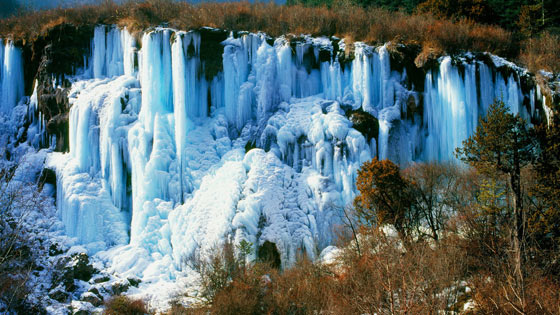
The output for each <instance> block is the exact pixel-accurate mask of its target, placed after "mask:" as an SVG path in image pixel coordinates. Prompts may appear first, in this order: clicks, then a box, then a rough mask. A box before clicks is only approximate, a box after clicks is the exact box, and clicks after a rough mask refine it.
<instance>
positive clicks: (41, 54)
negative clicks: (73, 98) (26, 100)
mask: <svg viewBox="0 0 560 315" xmlns="http://www.w3.org/2000/svg"><path fill="white" fill-rule="evenodd" d="M92 36H93V27H92V26H80V27H75V26H73V25H70V24H61V25H57V26H55V27H54V28H52V29H50V30H49V31H48V32H47V33H46V34H45V35H44V36H41V37H39V38H37V39H35V40H34V41H32V42H30V43H28V44H26V45H25V46H24V47H23V52H24V59H25V60H26V61H25V63H24V73H25V78H26V81H25V90H26V91H27V92H28V93H29V94H28V95H30V94H31V92H33V89H36V93H37V94H36V95H37V102H38V104H37V105H38V111H39V112H40V113H41V114H42V115H43V119H44V121H45V123H46V129H47V133H48V134H49V135H54V136H56V139H57V143H56V150H57V151H61V152H64V151H67V150H68V110H69V108H70V106H69V104H68V90H69V88H70V82H68V80H66V79H65V78H66V76H69V75H72V74H74V73H75V72H76V70H77V69H78V68H81V67H84V66H86V65H85V64H84V62H85V59H84V56H85V55H87V54H89V50H90V41H91V37H92ZM48 145H49V144H48V143H43V144H42V146H48Z"/></svg>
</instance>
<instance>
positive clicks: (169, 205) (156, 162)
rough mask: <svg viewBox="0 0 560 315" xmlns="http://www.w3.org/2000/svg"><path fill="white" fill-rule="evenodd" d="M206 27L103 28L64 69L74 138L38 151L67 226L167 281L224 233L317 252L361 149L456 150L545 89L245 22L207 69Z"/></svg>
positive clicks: (9, 47) (19, 90)
mask: <svg viewBox="0 0 560 315" xmlns="http://www.w3.org/2000/svg"><path fill="white" fill-rule="evenodd" d="M207 31H211V30H207ZM203 40H204V38H203V36H201V33H200V32H198V31H191V32H179V31H175V30H172V29H166V28H158V29H155V30H152V31H150V32H146V33H145V34H143V36H141V43H136V41H135V39H134V37H133V36H131V35H130V34H129V33H128V32H127V31H126V29H123V30H121V29H118V28H116V27H107V26H98V27H97V28H96V29H95V32H94V37H93V39H92V41H91V55H90V56H87V57H86V59H87V62H86V66H85V67H84V69H82V71H81V72H80V73H78V74H77V75H76V76H74V77H73V78H72V79H71V81H72V88H71V92H70V94H69V99H70V104H71V108H70V109H69V126H70V130H69V135H70V150H69V152H67V153H51V154H50V155H49V157H48V161H47V167H50V168H53V169H54V170H56V174H57V191H56V201H57V202H56V205H57V209H58V214H59V216H60V218H61V220H62V221H63V222H64V226H65V231H66V233H67V234H68V235H69V236H71V237H75V238H76V239H77V241H78V242H79V243H81V244H83V245H84V246H85V247H86V248H87V250H88V251H89V254H96V253H97V256H98V257H100V258H101V259H103V260H104V261H105V262H106V263H107V266H108V268H110V269H111V270H114V271H116V272H120V273H123V274H131V275H134V276H136V277H140V278H142V279H143V280H144V281H143V283H144V284H143V285H147V284H150V283H152V284H155V283H159V282H161V281H170V280H174V279H177V278H178V277H180V276H181V275H182V274H183V273H184V272H186V270H185V266H184V259H185V258H186V257H188V256H189V255H191V254H192V253H193V252H195V251H201V252H203V253H204V252H206V251H209V250H211V249H212V248H213V247H214V246H216V245H219V244H220V243H221V242H223V240H224V239H225V238H230V239H232V240H233V241H234V242H240V241H242V240H247V241H249V242H251V243H252V244H253V246H254V249H255V251H254V252H255V253H256V249H257V248H258V247H259V246H260V245H262V244H263V243H264V242H265V241H269V242H271V243H273V244H275V245H276V247H277V250H278V253H279V254H280V257H281V261H282V264H283V265H284V266H288V265H290V264H291V263H293V262H294V261H295V258H296V256H297V255H298V254H299V253H305V254H306V255H308V256H309V257H311V258H317V257H319V256H320V254H321V251H322V250H323V249H325V248H327V247H328V246H329V245H332V244H333V241H334V237H335V233H334V228H335V227H336V225H337V224H340V223H341V209H342V208H343V207H344V206H346V205H348V204H350V203H351V201H352V199H353V198H354V196H355V194H356V187H355V179H356V171H357V169H358V168H359V167H360V165H361V164H362V163H363V162H364V161H366V160H369V159H371V158H373V157H375V156H379V157H380V158H382V159H384V158H389V159H391V160H393V161H395V162H397V163H400V164H401V165H406V164H409V163H411V162H414V161H426V160H438V161H444V160H452V159H454V156H453V152H454V149H455V148H456V147H458V146H460V145H461V142H462V141H463V140H464V139H465V138H466V137H468V136H469V135H470V134H471V133H472V132H473V130H474V129H475V128H476V125H477V122H478V119H479V116H480V115H483V114H484V113H485V111H486V109H487V108H488V106H489V104H490V103H492V102H493V101H494V99H495V98H502V99H503V100H504V101H505V102H506V103H507V104H508V105H509V106H510V108H511V110H512V111H513V112H516V113H520V114H521V115H522V116H524V117H526V118H530V117H532V116H535V115H538V112H537V111H536V110H535V108H534V107H535V105H534V104H535V100H536V99H537V98H539V97H541V96H540V93H538V91H537V92H535V89H533V90H531V91H529V92H526V93H524V92H523V91H522V90H521V87H520V86H521V83H520V74H519V73H517V72H515V71H510V72H508V74H505V73H506V72H503V71H498V70H497V65H492V64H487V63H485V62H483V61H480V60H479V59H476V58H470V57H469V56H465V57H461V58H454V59H452V58H451V57H442V58H441V59H440V60H439V61H440V63H439V66H438V67H437V68H433V69H431V70H428V71H427V74H426V75H425V81H424V86H423V87H422V86H421V87H418V86H416V87H412V86H410V84H409V83H407V82H410V80H408V77H407V73H406V70H404V69H403V70H395V69H396V68H393V67H392V65H391V57H390V53H389V51H388V47H387V46H381V47H371V46H368V45H365V44H363V43H354V44H353V45H354V57H353V60H352V61H348V60H344V61H343V60H340V58H342V57H343V53H342V51H343V50H344V49H343V47H344V41H338V40H337V39H333V40H331V39H328V38H310V37H301V38H298V40H297V41H290V40H289V39H288V38H286V37H280V38H277V39H275V40H274V41H272V40H271V39H270V38H268V37H267V36H266V35H264V34H248V33H239V34H237V35H235V36H234V35H233V34H231V35H230V36H229V38H228V39H226V40H225V41H223V42H222V45H223V56H222V68H221V69H222V70H221V71H220V72H218V73H217V74H216V75H214V76H213V77H211V78H208V77H207V76H206V75H205V70H206V67H207V64H206V63H205V60H204V58H202V56H201V52H200V49H201V48H200V47H201V41H203ZM335 41H336V47H335V44H334V43H335ZM137 47H142V48H141V49H138V48H137ZM340 48H342V49H340ZM325 53H326V55H328V56H329V57H328V58H325V57H324V56H325ZM489 59H490V58H489ZM0 61H2V62H1V71H0V82H1V84H2V85H1V89H0V98H1V100H2V101H1V103H0V104H1V106H0V112H1V113H3V114H4V115H7V114H8V113H9V112H10V110H11V109H12V108H14V107H15V106H16V103H17V102H18V100H19V99H21V98H22V96H23V85H24V82H23V75H22V73H23V70H22V67H23V65H22V57H21V51H20V50H19V49H18V48H16V47H14V45H13V44H12V43H10V42H7V43H5V45H3V46H0ZM30 102H31V104H32V105H33V103H34V102H35V103H36V96H35V100H33V97H31V101H30ZM411 103H412V104H415V106H412V107H411V106H410V105H411ZM526 104H531V106H530V107H528V106H527V105H526ZM352 110H363V111H364V112H367V113H369V114H371V115H373V116H374V117H376V118H377V120H378V135H376V136H375V137H371V135H364V134H362V133H361V132H359V131H358V130H356V129H354V128H353V127H354V126H353V123H352V122H351V121H350V120H349V118H348V117H349V115H348V113H349V112H350V111H352ZM40 125H41V124H39V127H37V132H40V131H42V130H44V127H40ZM41 128H42V129H41Z"/></svg>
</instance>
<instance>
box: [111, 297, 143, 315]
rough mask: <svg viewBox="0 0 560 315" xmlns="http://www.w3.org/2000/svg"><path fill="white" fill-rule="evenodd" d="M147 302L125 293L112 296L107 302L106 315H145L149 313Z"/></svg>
mask: <svg viewBox="0 0 560 315" xmlns="http://www.w3.org/2000/svg"><path fill="white" fill-rule="evenodd" d="M148 313H149V312H148V309H147V307H146V304H145V303H144V301H142V300H133V299H131V298H129V297H127V296H124V295H118V296H114V297H112V298H111V299H110V300H109V301H108V302H107V303H106V304H105V312H104V314H106V315H144V314H148Z"/></svg>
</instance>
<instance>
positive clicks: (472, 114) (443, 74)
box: [422, 57, 534, 161]
mask: <svg viewBox="0 0 560 315" xmlns="http://www.w3.org/2000/svg"><path fill="white" fill-rule="evenodd" d="M461 66H462V67H463V70H464V73H463V74H461V73H460V72H459V68H458V67H457V66H454V65H453V64H452V60H451V58H450V57H444V58H443V60H442V61H441V63H440V66H439V69H438V70H439V71H437V72H433V71H431V70H430V71H429V72H428V74H427V75H426V79H425V87H424V124H425V127H426V132H427V136H426V138H425V140H424V150H423V152H424V155H423V156H422V159H424V160H436V161H445V160H452V159H454V152H455V148H457V147H459V146H461V143H462V142H463V140H465V139H466V138H467V137H468V136H470V135H471V134H472V133H473V132H474V129H475V128H476V126H477V124H478V118H479V115H482V114H484V113H485V112H486V111H487V109H488V106H489V105H490V104H491V103H492V102H493V101H494V99H496V98H497V99H502V100H503V101H504V102H505V103H506V104H508V106H509V107H510V109H511V111H512V112H513V113H520V114H521V116H522V117H524V118H526V119H527V118H529V113H528V111H527V110H526V109H525V108H524V107H523V106H522V98H523V95H521V89H520V87H519V86H520V84H519V79H518V77H516V76H514V75H513V74H511V75H510V76H509V77H507V78H504V77H503V75H502V74H501V73H499V72H497V71H496V72H494V71H492V69H490V68H489V67H488V66H487V65H485V64H483V63H481V62H476V63H463V64H462V65H461ZM477 69H478V72H479V76H480V77H479V80H478V83H477V78H476V72H477ZM494 78H495V79H494ZM531 98H532V99H534V95H533V96H532V97H531Z"/></svg>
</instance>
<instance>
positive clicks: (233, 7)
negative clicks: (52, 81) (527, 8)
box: [0, 0, 518, 57]
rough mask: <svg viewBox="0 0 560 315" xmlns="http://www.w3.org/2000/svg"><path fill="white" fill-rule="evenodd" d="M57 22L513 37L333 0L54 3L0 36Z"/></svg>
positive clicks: (441, 45) (500, 43)
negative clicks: (330, 1)
mask: <svg viewBox="0 0 560 315" xmlns="http://www.w3.org/2000/svg"><path fill="white" fill-rule="evenodd" d="M63 23H67V24H72V25H75V26H78V25H83V24H87V25H93V24H97V23H104V24H118V25H120V26H127V27H128V29H129V30H131V31H140V30H144V29H147V28H149V27H151V26H157V25H161V24H165V25H168V26H170V27H173V28H177V29H183V30H188V29H195V28H200V27H202V26H210V27H216V28H221V29H226V30H244V31H252V32H258V31H263V32H266V33H267V34H269V35H271V36H280V35H283V34H286V33H292V34H296V35H299V34H301V33H305V34H311V35H314V36H333V35H335V36H338V37H342V38H348V39H352V40H360V41H366V42H369V43H385V42H387V41H398V42H402V43H413V44H421V45H422V46H430V47H432V48H433V49H434V50H436V51H442V52H447V53H454V52H457V51H460V50H480V51H490V52H493V53H496V54H500V55H502V56H505V57H510V56H515V55H516V54H517V53H518V51H515V49H512V47H513V48H515V45H514V44H515V42H514V41H513V39H512V38H511V35H510V33H509V32H507V31H505V30H503V29H501V28H499V27H494V26H488V25H480V24H475V23H473V22H470V21H466V20H460V21H457V22H454V21H453V20H450V19H446V18H436V17H434V16H433V15H431V14H430V13H417V14H414V15H408V14H406V13H403V12H390V11H388V10H384V9H380V8H373V7H372V8H368V9H364V8H362V7H359V6H356V5H352V4H350V3H348V2H345V1H335V3H334V5H333V7H332V8H331V9H328V8H326V7H304V6H301V5H292V6H282V5H277V4H275V3H272V2H271V3H254V4H251V3H249V2H230V3H201V4H196V5H193V4H189V3H187V2H182V1H178V2H175V1H171V0H148V1H143V2H132V1H131V2H125V3H123V4H120V5H117V4H114V3H113V2H112V1H105V2H104V3H103V4H100V5H87V6H81V7H75V8H64V9H62V8H59V9H52V10H47V11H37V12H28V13H27V14H22V15H19V16H16V17H12V18H8V19H3V20H0V34H1V35H2V37H6V36H8V35H9V36H12V37H13V38H15V39H19V40H23V41H29V40H33V39H35V38H37V37H38V36H40V35H41V34H44V33H45V32H46V30H48V29H50V28H52V27H54V26H56V25H60V24H63Z"/></svg>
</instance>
